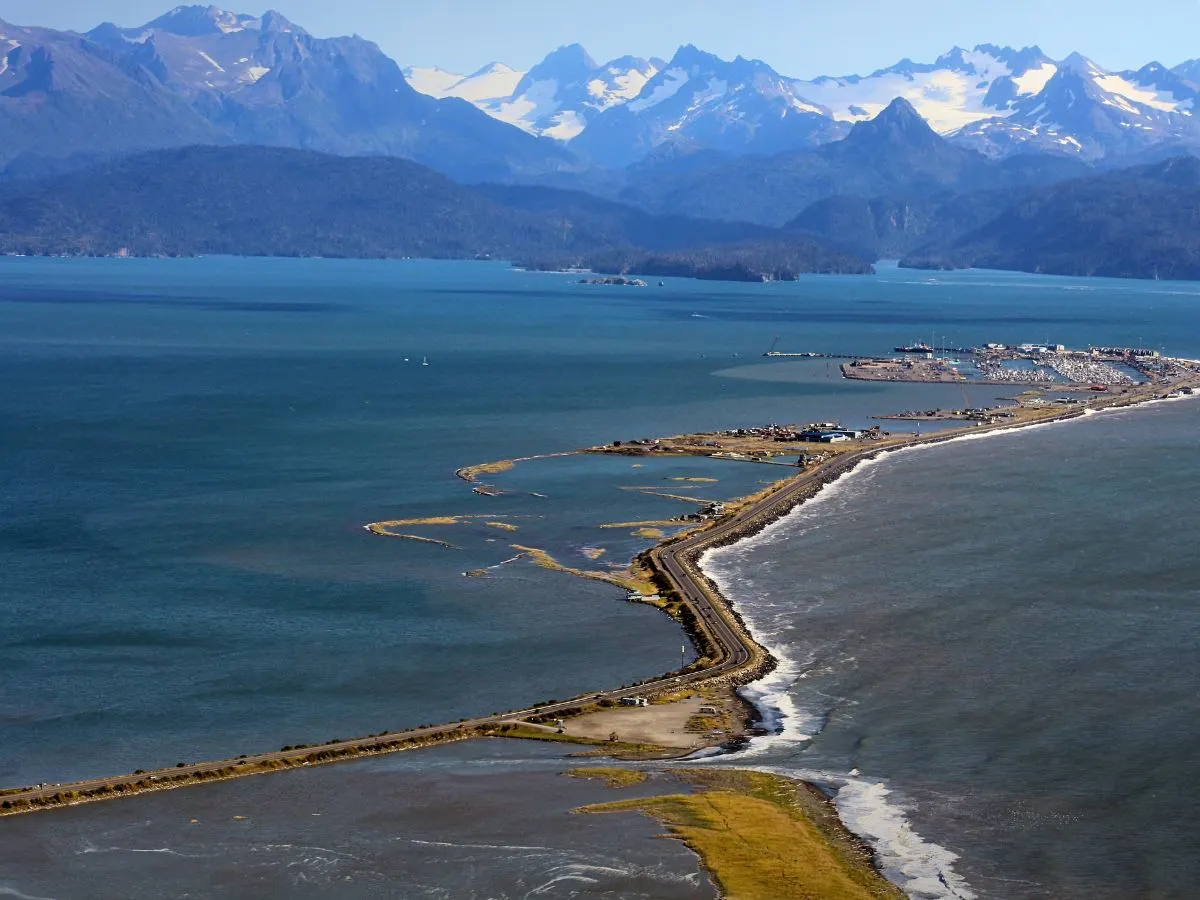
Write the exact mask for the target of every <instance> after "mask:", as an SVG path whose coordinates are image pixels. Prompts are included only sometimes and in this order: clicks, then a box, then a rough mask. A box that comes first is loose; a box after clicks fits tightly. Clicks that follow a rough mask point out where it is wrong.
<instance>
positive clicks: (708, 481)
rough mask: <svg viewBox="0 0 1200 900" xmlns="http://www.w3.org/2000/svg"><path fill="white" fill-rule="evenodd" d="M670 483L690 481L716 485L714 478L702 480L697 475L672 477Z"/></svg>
mask: <svg viewBox="0 0 1200 900" xmlns="http://www.w3.org/2000/svg"><path fill="white" fill-rule="evenodd" d="M670 480H671V481H691V482H696V483H699V484H716V483H717V479H716V478H703V477H701V476H699V475H673V476H671V479H670Z"/></svg>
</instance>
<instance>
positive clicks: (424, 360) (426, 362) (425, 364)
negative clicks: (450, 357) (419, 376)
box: [421, 356, 429, 366]
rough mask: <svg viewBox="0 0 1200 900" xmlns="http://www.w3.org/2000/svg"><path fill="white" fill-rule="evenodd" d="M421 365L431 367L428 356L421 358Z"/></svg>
mask: <svg viewBox="0 0 1200 900" xmlns="http://www.w3.org/2000/svg"><path fill="white" fill-rule="evenodd" d="M421 365H423V366H427V365H429V357H428V356H422V357H421Z"/></svg>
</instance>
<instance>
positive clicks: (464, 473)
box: [458, 459, 516, 481]
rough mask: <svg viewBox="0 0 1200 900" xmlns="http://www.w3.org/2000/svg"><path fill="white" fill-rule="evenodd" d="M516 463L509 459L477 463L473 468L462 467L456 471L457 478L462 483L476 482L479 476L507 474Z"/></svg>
mask: <svg viewBox="0 0 1200 900" xmlns="http://www.w3.org/2000/svg"><path fill="white" fill-rule="evenodd" d="M515 465H516V462H515V461H514V460H511V459H498V460H496V461H495V462H486V463H479V464H478V465H474V466H463V467H462V468H461V469H459V470H458V477H459V478H461V479H462V480H463V481H478V480H479V476H480V475H495V474H497V473H499V472H507V471H508V470H509V469H511V468H512V467H513V466H515Z"/></svg>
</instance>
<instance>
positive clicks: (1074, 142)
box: [953, 53, 1200, 160]
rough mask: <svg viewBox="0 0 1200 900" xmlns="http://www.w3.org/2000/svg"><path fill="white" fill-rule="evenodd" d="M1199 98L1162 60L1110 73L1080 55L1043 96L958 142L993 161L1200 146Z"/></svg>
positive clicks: (958, 136)
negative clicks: (1023, 156) (1014, 156)
mask: <svg viewBox="0 0 1200 900" xmlns="http://www.w3.org/2000/svg"><path fill="white" fill-rule="evenodd" d="M1198 94H1200V89H1198V88H1197V87H1196V85H1195V84H1193V83H1191V82H1189V81H1187V80H1186V79H1184V78H1182V77H1181V76H1180V75H1178V74H1176V73H1175V72H1172V71H1171V70H1169V69H1166V68H1164V67H1163V66H1161V65H1159V64H1158V63H1150V64H1148V65H1146V66H1143V67H1142V68H1141V69H1138V70H1137V71H1129V72H1108V71H1106V70H1104V69H1102V68H1100V67H1099V66H1097V65H1096V64H1095V63H1094V62H1092V61H1091V60H1089V59H1087V58H1086V57H1084V56H1081V55H1079V54H1078V53H1075V54H1072V55H1071V56H1069V57H1068V58H1067V59H1065V60H1063V61H1062V62H1061V63H1060V64H1059V65H1058V69H1057V71H1056V72H1055V74H1054V76H1053V77H1052V78H1050V80H1049V81H1047V82H1046V85H1045V87H1044V88H1043V89H1042V90H1041V91H1039V92H1038V93H1037V94H1034V95H1030V96H1024V97H1021V98H1019V99H1018V100H1016V101H1015V102H1014V103H1013V104H1012V106H1011V109H1010V110H1009V112H1008V114H1007V115H1005V116H1004V117H996V118H990V119H984V120H981V121H978V122H974V123H972V124H971V125H969V126H967V127H965V128H963V129H961V130H960V131H958V132H957V133H955V134H954V135H953V139H954V140H955V141H956V142H958V143H961V144H964V145H966V146H970V147H974V148H976V149H978V150H981V151H982V152H984V153H986V154H988V155H989V156H1008V155H1011V154H1013V153H1016V152H1028V151H1042V152H1051V153H1060V154H1065V155H1071V156H1078V157H1080V158H1083V159H1087V160H1097V159H1101V158H1104V157H1122V156H1135V155H1137V154H1141V153H1145V152H1147V151H1149V150H1152V149H1153V148H1155V147H1157V146H1164V147H1167V146H1200V122H1198V121H1197V118H1196V115H1195V112H1196V109H1195V107H1196V99H1197V95H1198Z"/></svg>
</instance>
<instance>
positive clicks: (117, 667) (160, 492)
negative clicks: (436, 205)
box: [0, 259, 1200, 893]
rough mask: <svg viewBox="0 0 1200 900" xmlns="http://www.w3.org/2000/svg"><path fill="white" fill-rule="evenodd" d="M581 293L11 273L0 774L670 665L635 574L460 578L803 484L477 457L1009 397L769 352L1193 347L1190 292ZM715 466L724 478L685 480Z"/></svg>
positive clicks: (263, 737)
mask: <svg viewBox="0 0 1200 900" xmlns="http://www.w3.org/2000/svg"><path fill="white" fill-rule="evenodd" d="M573 281H574V280H573V279H571V278H569V277H565V276H557V275H541V274H531V273H520V272H514V271H511V270H509V269H507V268H505V267H503V266H499V265H493V264H483V263H475V264H471V263H430V262H335V261H309V260H240V259H200V260H138V261H117V260H92V261H87V260H33V259H4V260H0V378H2V379H3V381H2V383H3V384H4V386H5V390H4V391H3V392H0V516H2V518H0V572H3V579H2V580H0V612H2V613H3V615H4V618H5V621H6V623H7V626H6V629H5V631H4V633H3V635H2V636H0V671H2V672H3V678H2V680H0V781H2V782H3V783H4V784H9V785H19V784H25V783H30V782H35V781H43V780H46V781H60V780H65V779H69V778H74V777H81V776H87V775H96V774H102V773H108V772H111V771H120V770H129V769H132V768H135V767H149V766H152V765H162V764H166V765H170V764H173V763H174V762H176V761H179V760H185V759H186V760H191V759H198V758H204V757H208V756H222V755H227V754H237V753H243V752H251V751H255V750H262V749H272V748H274V747H276V746H281V745H283V744H292V743H297V742H306V743H307V742H311V741H315V740H328V739H330V738H333V737H346V736H349V735H355V734H362V733H367V732H373V731H378V730H381V729H386V728H398V727H403V726H406V725H414V724H418V723H421V722H427V721H435V720H445V719H454V718H458V717H460V716H466V715H472V714H477V713H486V712H490V711H492V710H496V709H504V708H511V707H513V706H517V705H523V704H525V703H528V702H531V701H534V700H538V699H545V698H548V697H553V696H565V695H568V694H572V693H576V692H581V691H586V690H591V689H595V688H598V687H603V686H608V685H616V684H621V683H624V682H628V681H632V680H634V679H635V678H638V677H643V676H647V675H652V674H655V673H658V672H661V671H664V670H666V669H669V668H671V667H673V666H674V665H675V664H676V663H677V662H678V660H679V647H680V643H681V634H680V632H679V630H678V629H677V628H676V627H675V626H674V624H673V623H671V622H670V621H669V620H667V619H666V618H665V617H663V616H661V615H660V614H659V613H657V612H656V611H654V610H651V609H647V608H642V607H638V606H634V605H631V604H627V603H624V602H622V600H623V593H622V592H621V591H619V590H616V589H613V588H610V587H608V586H606V585H602V584H597V583H594V582H583V581H579V580H575V579H571V578H569V577H567V576H563V575H558V574H555V573H551V572H547V571H544V570H541V569H538V568H535V567H533V566H532V565H531V564H529V563H528V562H525V561H518V562H513V563H508V564H505V565H500V566H499V568H496V569H493V570H491V571H490V573H489V574H488V575H487V576H486V577H483V578H464V577H463V574H462V573H463V572H464V571H468V570H472V569H476V568H481V567H487V566H497V565H499V564H501V563H503V562H504V561H505V560H507V559H511V557H512V556H513V555H515V551H514V550H513V549H512V547H511V544H513V543H524V544H527V545H531V546H539V547H544V548H546V549H548V550H550V551H551V552H553V553H554V554H555V555H556V556H558V557H559V558H560V559H561V560H562V561H563V562H566V563H569V564H571V565H576V566H580V567H595V566H602V565H604V564H606V563H607V562H622V561H624V560H627V559H628V558H629V557H630V556H631V555H632V554H633V553H634V552H636V551H637V550H638V549H640V548H641V547H644V546H645V542H644V541H642V540H640V539H637V538H635V537H633V536H632V535H630V534H629V533H628V532H625V531H621V530H601V529H598V528H596V527H595V526H596V525H598V524H600V523H603V522H620V521H636V520H643V519H646V520H648V519H657V518H660V517H662V516H664V515H665V516H671V515H677V514H679V513H680V512H684V511H686V510H687V509H688V506H687V505H686V504H682V503H680V502H679V501H672V500H667V499H664V498H656V497H652V496H647V495H645V494H641V493H636V492H631V491H626V490H622V488H623V487H631V486H642V487H655V488H657V489H662V490H666V491H667V492H671V493H691V494H694V495H695V496H697V497H704V498H706V499H711V498H715V497H717V496H726V497H727V496H734V495H737V494H740V493H744V492H746V491H747V490H749V489H753V488H754V487H756V486H757V485H758V484H759V482H761V481H763V480H766V479H769V478H771V477H777V476H778V474H779V473H780V471H786V470H779V469H776V468H775V467H768V466H758V465H752V464H734V463H717V462H713V461H692V462H687V463H679V462H674V461H670V462H666V461H662V462H655V463H653V464H647V465H646V466H644V467H643V468H636V469H635V468H634V467H633V463H634V461H632V460H629V459H623V458H601V457H591V456H589V457H565V458H559V459H550V460H541V461H537V462H530V463H522V464H520V465H519V466H518V467H517V468H516V469H514V470H513V471H511V472H507V473H503V474H501V475H498V476H496V477H495V478H494V479H492V481H493V482H494V483H495V484H497V485H498V486H499V487H501V488H503V489H505V490H506V491H507V493H505V494H504V495H502V496H500V497H495V498H488V497H481V496H479V495H477V494H473V493H471V491H470V490H469V487H468V486H467V485H466V484H465V483H463V482H462V481H460V480H458V479H456V478H455V477H454V474H453V473H454V470H455V469H456V468H457V467H458V466H460V465H463V464H467V463H474V462H479V461H484V460H491V459H497V458H508V457H522V456H528V455H533V454H539V453H545V452H556V451H566V450H570V449H573V448H576V447H579V446H586V445H593V444H598V443H604V442H608V441H611V440H614V439H628V438H633V437H642V436H647V435H654V434H664V433H679V432H683V431H691V430H702V429H712V428H721V427H729V426H735V425H752V424H760V423H763V422H767V421H781V422H793V421H800V422H804V421H812V420H819V419H833V418H840V419H842V420H843V421H845V423H846V424H847V425H853V424H869V423H870V421H871V420H870V418H869V417H870V416H871V415H873V414H880V413H887V412H894V411H898V410H904V409H912V408H929V407H934V406H955V405H962V403H963V401H964V400H966V401H967V402H969V403H970V404H971V405H982V404H984V403H987V402H990V401H991V400H992V399H993V398H995V397H997V396H1000V395H1001V394H1003V393H1004V392H1005V389H1004V388H993V389H984V388H979V387H973V388H970V389H969V394H964V393H963V391H962V389H961V388H959V387H957V386H939V385H892V384H867V383H859V382H848V381H844V380H842V379H841V378H840V377H839V374H838V371H837V368H836V365H833V364H830V363H829V362H827V361H825V360H802V361H787V362H771V361H767V360H764V359H763V358H762V357H761V353H762V352H763V350H765V349H767V347H769V346H770V345H771V343H772V341H773V340H774V339H775V337H776V336H778V337H779V338H780V341H779V346H780V349H788V350H813V351H821V352H861V353H885V352H887V351H888V350H889V349H890V348H891V347H892V346H894V345H896V344H898V343H902V342H907V341H911V340H913V339H914V337H917V336H920V335H922V334H929V333H932V332H934V331H936V332H937V333H938V334H939V335H941V334H944V335H945V336H946V341H947V343H950V344H951V345H954V346H966V345H968V344H974V343H980V342H982V341H989V340H995V341H1004V342H1021V341H1047V340H1053V341H1061V342H1063V343H1066V344H1068V345H1084V344H1089V343H1096V344H1131V343H1136V344H1143V345H1151V346H1160V345H1162V346H1165V347H1166V349H1167V350H1168V352H1174V353H1178V354H1189V355H1193V356H1200V327H1198V326H1200V307H1198V306H1197V304H1196V299H1197V297H1196V295H1197V293H1200V287H1197V286H1195V285H1186V284H1183V285H1181V284H1171V285H1162V284H1132V283H1123V282H1105V281H1086V280H1071V279H1051V278H1036V277H1032V276H1009V275H997V274H994V273H956V274H954V275H949V276H938V277H936V278H927V277H925V276H923V275H914V274H913V273H908V272H901V271H898V270H894V269H893V270H888V269H884V270H882V271H881V274H880V275H879V276H877V277H875V278H866V277H864V278H857V277H855V278H833V277H829V278H823V277H814V278H811V279H806V280H804V281H801V282H799V283H796V284H785V285H765V286H763V285H714V284H701V283H695V282H686V281H674V280H671V281H669V282H668V283H667V285H666V286H665V287H662V288H658V287H654V288H648V289H645V290H633V289H622V288H601V287H592V286H580V285H577V284H574V283H573ZM406 357H407V359H408V361H407V362H405V358H406ZM422 357H427V358H428V360H429V363H430V365H429V366H421V365H420V360H421V359H422ZM932 458H933V456H932V455H931V456H930V459H932ZM1030 464H1031V465H1037V463H1036V462H1031V463H1030ZM1107 471H1108V472H1109V476H1110V477H1112V478H1115V479H1118V480H1119V479H1120V477H1121V476H1120V473H1121V472H1122V471H1124V468H1123V467H1119V468H1117V469H1115V470H1107ZM695 476H701V477H715V478H717V479H718V481H717V483H716V484H715V485H713V484H710V483H691V484H690V485H689V484H688V483H684V482H678V481H673V480H671V479H673V478H677V477H695ZM1017 484H1018V485H1019V484H1020V482H1017ZM687 487H690V491H689V490H685V489H684V488H687ZM534 494H540V495H542V496H534ZM1041 494H1042V491H1041V488H1040V487H1039V488H1038V493H1037V494H1036V495H1037V496H1041ZM1018 496H1019V494H1018ZM956 502H958V503H963V504H966V505H970V503H971V500H970V497H969V496H968V497H965V498H960V499H959V500H957V501H956ZM446 514H458V515H468V516H486V517H489V518H491V517H495V518H497V519H500V518H503V519H504V520H505V521H510V522H511V523H513V524H516V525H517V526H518V528H519V530H518V531H517V532H512V533H509V532H503V531H500V530H498V529H494V528H488V527H487V526H486V525H481V524H480V522H479V521H478V520H470V523H469V524H465V525H460V526H447V527H445V528H437V529H435V528H428V529H425V530H420V533H422V534H426V535H428V536H431V537H436V538H440V539H444V540H447V541H449V542H451V543H453V544H455V545H456V547H457V548H458V549H455V550H447V549H445V548H442V547H437V546H430V545H422V544H415V543H412V542H406V541H398V540H389V539H384V538H378V537H375V536H372V535H370V534H368V533H367V532H365V531H364V530H363V529H362V526H363V525H364V524H365V523H367V522H371V521H377V520H384V519H397V518H408V517H417V516H433V515H446ZM946 525H947V527H948V528H949V527H950V523H949V522H947V523H946ZM409 530H412V531H418V530H419V529H416V528H414V529H409ZM587 548H602V549H604V550H605V553H604V555H602V556H601V557H600V559H599V560H597V561H594V562H593V561H591V560H589V559H588V557H587V556H586V555H585V554H584V550H585V549H587ZM881 559H882V558H881ZM880 565H882V562H881V563H880ZM746 602H747V604H750V603H751V602H752V600H751V599H749V598H747V599H746ZM804 610H805V607H803V606H800V607H797V615H800V613H802V612H804ZM878 774H879V775H880V776H881V777H886V776H887V775H888V773H886V772H881V773H878ZM95 815H98V816H103V815H105V813H103V812H97V813H95ZM89 821H95V820H89ZM4 827H6V828H23V827H24V826H20V825H15V826H14V825H11V824H9V823H5V826H4ZM922 827H925V828H926V830H927V831H931V833H932V832H933V831H935V829H932V828H931V827H929V825H928V823H923V824H922ZM932 839H933V838H931V840H932ZM1013 862H1014V863H1015V864H1018V867H1019V864H1020V861H1019V860H1014V861H1013ZM997 865H999V866H1000V867H1001V868H1003V867H1004V866H1003V864H1002V863H997ZM18 874H19V873H18ZM26 886H27V887H29V886H30V885H26ZM27 892H28V891H27ZM35 893H36V891H35Z"/></svg>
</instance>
